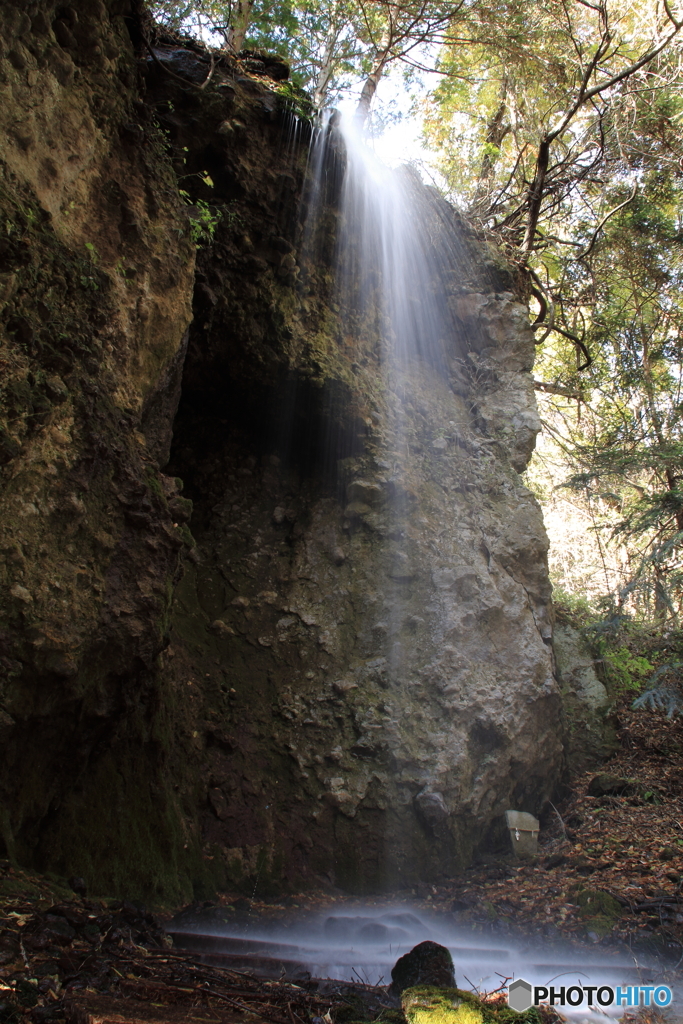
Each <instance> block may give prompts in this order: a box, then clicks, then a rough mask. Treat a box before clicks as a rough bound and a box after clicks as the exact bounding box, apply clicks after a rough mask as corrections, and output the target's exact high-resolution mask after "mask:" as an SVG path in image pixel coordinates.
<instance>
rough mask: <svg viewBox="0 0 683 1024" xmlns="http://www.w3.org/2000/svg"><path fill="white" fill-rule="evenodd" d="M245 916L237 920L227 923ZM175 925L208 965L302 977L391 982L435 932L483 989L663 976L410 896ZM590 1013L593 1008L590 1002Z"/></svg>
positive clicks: (466, 976) (465, 982)
mask: <svg viewBox="0 0 683 1024" xmlns="http://www.w3.org/2000/svg"><path fill="white" fill-rule="evenodd" d="M235 916H236V917H237V918H238V919H237V920H235V921H234V923H231V924H226V923H219V920H220V919H222V920H223V921H225V919H226V917H227V918H230V917H235ZM169 931H170V933H171V934H172V935H173V939H174V942H175V944H176V945H177V946H179V947H181V948H183V949H186V950H188V951H191V952H194V953H195V954H196V955H198V956H200V957H201V959H202V960H203V961H205V962H207V963H213V964H216V965H221V966H224V967H230V968H232V969H235V970H251V971H253V972H254V973H256V974H260V975H262V976H264V977H270V978H280V977H286V978H288V979H291V980H292V981H295V982H296V981H306V980H307V979H308V978H309V977H312V978H317V979H335V980H337V981H342V982H344V981H346V982H362V983H365V984H370V985H388V984H390V983H391V969H392V967H393V965H394V964H395V963H396V960H397V959H398V958H399V957H400V956H403V954H404V953H407V952H408V951H409V950H410V949H412V948H413V946H414V945H416V944H417V943H418V942H422V941H424V940H425V939H431V940H432V941H435V942H439V943H441V944H442V945H444V946H446V947H447V948H448V949H449V950H450V952H451V955H452V957H453V962H454V965H455V977H456V982H457V984H458V985H459V986H460V987H462V988H465V989H472V990H479V991H482V992H491V991H493V990H495V989H498V988H499V987H500V986H501V985H502V984H504V983H506V979H507V980H508V981H509V980H511V979H514V978H524V979H526V980H527V981H529V982H531V983H532V984H534V985H547V984H550V983H552V984H555V985H558V986H560V985H566V986H569V985H576V984H581V985H642V984H651V983H652V982H653V980H655V978H656V976H657V970H656V968H655V967H654V966H653V965H648V964H646V963H644V962H643V960H642V959H639V960H637V959H636V958H635V957H632V956H629V954H628V952H627V951H623V952H614V951H612V952H610V951H607V950H597V949H596V948H594V947H593V948H588V947H586V948H583V949H581V948H576V947H573V946H570V945H569V943H567V942H561V941H558V942H552V943H549V942H547V941H544V940H543V939H540V938H530V937H525V936H523V935H520V936H518V937H517V938H515V939H514V940H511V939H510V937H509V936H505V937H503V936H500V937H496V936H494V935H492V934H489V935H488V936H486V935H482V933H481V932H475V931H474V930H472V929H468V928H466V927H463V926H462V925H460V926H459V925H458V924H457V922H456V921H455V920H454V919H453V918H452V917H451V916H450V915H447V914H443V913H432V914H429V913H428V912H425V911H424V910H423V909H419V908H415V907H412V906H410V905H407V904H397V905H394V906H391V905H389V904H388V903H387V905H385V906H384V907H380V908H378V907H377V906H372V905H367V904H366V905H363V904H360V903H352V901H349V904H348V905H346V906H343V907H342V908H341V909H340V907H339V906H332V907H328V908H326V909H320V910H316V911H301V910H295V909H292V910H291V911H290V912H289V913H287V914H286V915H284V916H282V915H279V916H278V917H277V918H271V919H266V918H261V919H259V918H258V917H254V916H251V915H250V914H249V915H246V916H244V917H242V919H241V920H240V919H239V911H238V913H237V915H235V914H234V913H233V912H232V911H231V910H226V909H225V908H212V909H208V910H206V911H204V912H202V911H198V912H194V913H192V912H188V913H185V914H182V915H179V917H178V918H176V919H175V921H174V922H172V923H171V924H170V925H169ZM568 1010H569V1008H568V1007H567V1008H565V1010H564V1011H563V1012H566V1011H568ZM580 1015H581V1016H582V1017H586V1016H587V1013H586V1009H585V1008H584V1009H583V1010H582V1011H581V1013H580ZM614 1015H616V1016H619V1015H620V1014H618V1013H616V1011H615V1013H614ZM601 1016H604V1014H601Z"/></svg>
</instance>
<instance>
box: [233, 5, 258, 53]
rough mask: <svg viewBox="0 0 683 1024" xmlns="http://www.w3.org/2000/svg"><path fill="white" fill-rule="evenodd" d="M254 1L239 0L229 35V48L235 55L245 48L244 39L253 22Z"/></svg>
mask: <svg viewBox="0 0 683 1024" xmlns="http://www.w3.org/2000/svg"><path fill="white" fill-rule="evenodd" d="M253 6H254V0H237V5H236V7H235V14H234V17H233V19H232V24H231V26H230V32H229V33H228V46H229V47H230V49H231V50H232V51H233V53H239V52H240V50H241V49H242V47H243V46H244V37H245V36H246V34H247V30H248V29H249V23H250V22H251V12H252V8H253Z"/></svg>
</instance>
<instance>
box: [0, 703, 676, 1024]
mask: <svg viewBox="0 0 683 1024" xmlns="http://www.w3.org/2000/svg"><path fill="white" fill-rule="evenodd" d="M631 699H632V695H631V696H630V697H627V696H624V697H623V698H622V699H621V700H619V701H618V702H617V707H616V717H617V723H618V738H619V742H620V746H619V749H618V751H617V752H616V753H615V755H614V756H613V757H612V758H611V759H610V761H609V762H608V763H606V764H604V765H603V766H601V768H600V770H599V771H595V770H594V771H592V772H588V773H586V774H585V775H583V776H581V777H578V778H575V779H573V780H571V785H570V787H569V791H568V795H567V796H566V798H565V799H564V800H563V801H562V802H561V803H559V804H558V806H557V808H556V809H554V808H551V810H550V814H549V815H547V816H546V817H545V818H544V820H543V822H542V832H541V842H540V846H539V858H538V860H537V861H535V862H533V863H531V862H529V863H519V862H516V861H514V860H513V859H511V858H506V857H500V858H490V859H488V860H487V862H486V863H480V864H478V865H476V866H475V867H473V868H471V869H470V870H468V871H466V872H465V873H464V874H463V875H462V876H460V877H458V878H456V879H453V880H451V881H448V882H444V883H443V884H439V885H425V884H422V885H420V886H418V887H417V888H416V889H412V890H409V891H407V892H402V893H397V894H392V896H391V897H383V898H376V899H370V900H364V901H363V905H364V906H374V907H382V906H383V905H384V906H388V905H389V904H390V903H393V904H394V905H395V904H396V902H397V901H399V900H400V901H402V902H405V903H409V904H410V906H411V908H412V909H414V910H416V911H418V912H419V910H420V909H424V910H425V911H429V912H430V914H432V915H443V916H444V920H445V921H447V922H449V923H451V924H455V925H457V926H461V927H462V929H463V931H467V932H468V933H470V934H472V933H473V934H475V935H480V936H481V937H482V938H483V937H485V936H490V937H491V938H494V937H496V938H498V939H499V940H501V939H505V940H506V941H507V944H508V945H510V944H512V943H514V942H515V941H518V940H520V941H521V940H524V941H527V940H529V939H534V938H536V939H538V938H541V939H542V940H543V942H544V943H545V944H546V945H550V946H552V945H553V944H554V943H557V944H558V947H559V946H564V947H565V948H566V945H567V943H569V944H570V945H575V946H577V947H580V948H582V949H583V950H586V949H587V948H588V949H592V948H594V947H597V948H599V949H600V950H603V951H605V952H609V951H610V950H619V951H621V953H622V954H623V953H624V951H626V952H627V953H628V955H629V957H630V958H631V959H632V960H633V961H634V962H635V963H638V962H639V960H640V958H647V959H650V960H652V958H653V957H654V958H655V960H656V961H657V962H658V963H659V965H660V966H659V968H658V980H659V981H660V982H664V983H668V984H670V985H672V986H674V1004H672V1007H671V1008H670V1010H669V1011H668V1012H666V1013H665V1017H664V1018H662V1017H661V1015H659V1016H658V1011H640V1015H639V1021H641V1022H643V1024H646V1022H648V1021H655V1020H657V1019H660V1020H661V1019H668V1020H677V1019H680V1018H682V1017H683V1014H682V1013H681V1012H680V1011H679V1010H678V1009H677V1007H676V1005H675V1004H676V1002H677V1000H676V989H679V990H680V986H678V985H676V981H677V979H680V974H679V967H680V964H681V963H683V758H682V757H681V754H682V753H683V723H682V722H681V720H680V719H672V720H667V719H666V718H665V717H664V715H663V713H658V712H648V711H632V710H631V708H630V701H631ZM354 905H358V901H357V900H353V899H352V898H349V897H347V896H345V895H343V894H341V893H338V892H332V893H331V892H322V891H321V892H317V893H316V892H309V893H306V894H301V895H296V894H294V895H289V896H286V897H284V898H282V899H277V900H268V899H263V900H260V899H257V898H254V899H249V900H248V899H245V898H244V896H238V895H237V894H234V895H232V896H231V895H230V894H224V895H222V896H221V897H220V898H219V899H217V900H216V901H211V902H208V901H207V904H205V905H204V906H203V907H202V908H201V909H202V910H204V909H208V910H211V909H214V910H218V909H219V908H221V907H225V908H226V909H228V908H229V907H238V908H239V910H240V913H241V914H242V915H243V917H244V915H245V914H246V916H247V918H250V919H251V920H263V919H264V918H265V919H267V920H269V921H274V922H277V921H278V920H283V919H284V918H286V917H287V916H288V915H292V914H293V913H297V912H309V911H315V910H316V909H322V908H329V909H330V910H335V909H336V910H337V911H338V910H341V909H342V908H346V907H352V906H354ZM196 909H197V910H200V908H199V907H197V908H196ZM456 975H457V964H456ZM384 992H385V990H382V989H379V988H377V989H375V988H373V987H372V986H364V985H361V984H359V985H356V986H348V985H346V986H338V987H337V988H336V989H334V987H332V988H331V987H330V985H329V983H327V987H321V986H319V985H318V984H317V982H316V981H315V979H314V980H313V981H312V982H310V983H303V984H292V983H291V982H288V981H287V980H286V979H282V980H279V981H275V980H270V981H269V980H265V979H263V978H257V977H254V976H252V975H251V974H250V973H249V972H246V973H245V972H241V971H234V970H229V969H227V968H224V967H215V966H208V965H206V964H200V963H199V962H198V961H197V960H196V959H193V958H192V955H191V954H189V953H184V952H183V951H182V950H180V949H175V948H173V946H172V941H171V940H170V938H169V936H168V935H167V934H166V932H165V930H164V925H163V922H162V921H160V920H159V919H157V918H155V917H153V916H152V915H151V914H148V913H146V912H145V911H144V909H142V908H140V907H139V906H138V905H136V904H133V903H127V902H125V901H118V900H89V899H86V898H83V897H79V896H77V895H76V894H75V893H73V892H71V891H69V890H67V889H64V888H62V887H60V886H59V885H56V884H55V883H54V882H50V881H48V880H47V879H44V878H41V877H39V876H35V875H31V874H30V873H28V872H25V871H22V870H20V869H17V868H14V867H12V866H11V865H10V864H9V863H8V862H0V1024H20V1022H21V1021H30V1022H31V1024H60V1022H64V1024H109V1022H111V1024H141V1022H143V1021H154V1022H157V1024H163V1022H168V1024H176V1022H177V1024H180V1022H181V1021H187V1022H191V1021H197V1022H208V1021H213V1022H215V1024H216V1022H221V1024H222V1022H224V1024H250V1022H251V1024H253V1022H254V1021H255V1020H256V1021H263V1022H268V1024H309V1022H311V1021H312V1020H313V1019H314V1018H319V1021H318V1024H320V1020H322V1021H323V1024H343V1018H344V1014H345V1013H346V1016H347V1017H348V1007H349V1005H350V1004H351V1003H354V1000H356V1001H357V1000H358V999H360V1000H361V1002H362V1003H363V1005H364V1007H365V1011H364V1012H363V1013H359V1012H356V1018H358V1017H359V1016H364V1017H366V1018H367V1019H376V1018H377V1017H378V1016H379V1015H382V1016H383V1018H384V1019H387V1011H388V1010H389V1009H390V1008H391V1005H392V1004H391V1000H387V999H385V998H384V995H383V993H384ZM345 1008H346V1009H345ZM389 1016H390V1015H389ZM555 1019H557V1017H555Z"/></svg>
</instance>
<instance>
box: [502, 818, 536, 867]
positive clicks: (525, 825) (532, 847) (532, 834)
mask: <svg viewBox="0 0 683 1024" xmlns="http://www.w3.org/2000/svg"><path fill="white" fill-rule="evenodd" d="M505 820H506V821H507V826H508V828H509V830H510V842H511V843H512V852H513V853H514V855H515V857H519V858H520V860H528V859H529V858H530V857H537V856H538V831H539V828H540V824H539V821H538V818H534V816H533V814H527V812H526V811H506V812H505Z"/></svg>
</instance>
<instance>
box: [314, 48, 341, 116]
mask: <svg viewBox="0 0 683 1024" xmlns="http://www.w3.org/2000/svg"><path fill="white" fill-rule="evenodd" d="M338 39H339V29H338V28H332V29H330V34H329V36H328V37H327V42H326V43H325V51H324V53H323V59H322V64H321V66H320V71H319V72H318V76H317V78H316V80H315V90H314V92H313V105H314V107H315V108H316V110H320V109H321V108H322V106H323V103H324V102H325V98H326V96H327V90H328V89H329V86H330V82H331V81H332V75H333V73H334V50H335V47H336V45H337V40H338Z"/></svg>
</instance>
